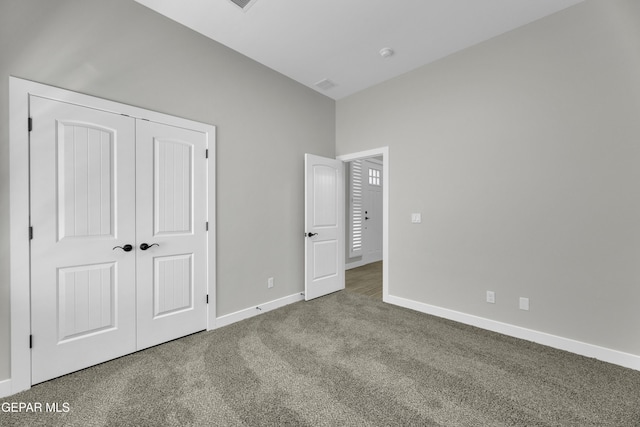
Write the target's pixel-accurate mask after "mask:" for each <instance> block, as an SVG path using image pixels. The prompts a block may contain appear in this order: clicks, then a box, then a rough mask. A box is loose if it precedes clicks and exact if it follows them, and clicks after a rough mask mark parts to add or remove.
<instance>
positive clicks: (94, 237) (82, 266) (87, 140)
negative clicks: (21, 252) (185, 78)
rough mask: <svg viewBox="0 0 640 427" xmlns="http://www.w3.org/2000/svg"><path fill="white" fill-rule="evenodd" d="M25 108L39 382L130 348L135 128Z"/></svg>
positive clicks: (34, 102)
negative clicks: (28, 120)
mask: <svg viewBox="0 0 640 427" xmlns="http://www.w3.org/2000/svg"><path fill="white" fill-rule="evenodd" d="M30 101H31V104H30V109H31V117H32V118H33V131H32V132H31V136H30V138H31V139H30V149H31V159H30V167H31V225H32V227H33V240H32V241H31V313H32V321H31V325H32V334H33V341H34V343H33V344H34V345H33V350H32V383H33V384H36V383H39V382H42V381H45V380H47V379H50V378H54V377H57V376H60V375H63V374H66V373H69V372H72V371H75V370H78V369H82V368H85V367H87V366H91V365H95V364H97V363H101V362H103V361H106V360H109V359H113V358H116V357H119V356H122V355H124V354H127V353H130V352H133V351H135V349H136V327H135V298H136V295H135V254H136V252H135V251H133V250H131V251H124V250H122V249H119V248H116V249H113V248H114V247H115V246H121V247H124V245H126V244H131V245H134V244H135V242H134V241H133V238H134V236H135V186H134V182H135V175H134V171H135V165H134V162H135V121H134V120H133V119H131V118H129V117H125V116H121V115H118V114H112V113H107V112H103V111H97V110H93V109H89V108H84V107H79V106H75V105H71V104H66V103H63V102H57V101H53V100H49V99H43V98H38V97H33V96H32V97H31V98H30ZM25 232H26V230H25ZM25 339H26V337H25Z"/></svg>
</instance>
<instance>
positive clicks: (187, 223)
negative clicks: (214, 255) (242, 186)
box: [136, 121, 208, 349]
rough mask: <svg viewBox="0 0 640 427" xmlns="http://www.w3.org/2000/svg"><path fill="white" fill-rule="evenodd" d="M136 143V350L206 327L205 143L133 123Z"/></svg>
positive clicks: (198, 136)
mask: <svg viewBox="0 0 640 427" xmlns="http://www.w3.org/2000/svg"><path fill="white" fill-rule="evenodd" d="M136 140H137V142H136V144H137V156H136V157H137V171H136V175H137V179H136V188H137V226H136V236H137V237H136V241H137V257H138V274H137V295H138V316H137V319H138V349H142V348H146V347H150V346H152V345H156V344H159V343H162V342H166V341H169V340H172V339H174V338H178V337H181V336H184V335H188V334H191V333H193V332H197V331H201V330H204V329H206V326H207V311H206V298H207V295H206V293H207V261H206V260H207V237H206V233H207V231H206V230H207V228H208V226H207V216H206V212H207V205H206V203H207V167H206V162H207V159H206V157H205V150H206V148H207V147H206V143H207V139H206V135H205V134H204V133H202V132H197V131H193V130H188V129H183V128H178V127H174V126H169V125H165V124H160V123H154V122H149V121H139V122H138V126H137V138H136ZM145 245H149V247H148V248H147V247H146V246H145Z"/></svg>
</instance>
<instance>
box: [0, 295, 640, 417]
mask: <svg viewBox="0 0 640 427" xmlns="http://www.w3.org/2000/svg"><path fill="white" fill-rule="evenodd" d="M1 402H2V403H3V404H4V403H9V402H26V403H32V404H33V403H36V402H40V403H42V404H43V405H44V404H45V403H49V404H51V403H53V402H57V403H59V404H60V408H63V403H66V404H68V408H69V411H68V412H66V413H64V412H61V413H22V414H16V413H6V412H0V425H2V426H23V425H24V426H37V425H46V426H57V425H60V426H62V425H64V426H94V425H95V426H103V425H104V426H129V425H130V426H163V425H176V426H178V425H179V426H185V425H197V426H209V425H211V426H234V425H247V426H280V425H291V426H305V425H307V426H395V425H403V426H437V425H439V426H474V427H475V426H639V425H640V372H638V371H633V370H630V369H625V368H622V367H618V366H614V365H610V364H607V363H604V362H600V361H597V360H594V359H588V358H584V357H580V356H577V355H573V354H570V353H566V352H563V351H559V350H554V349H550V348H547V347H544V346H540V345H537V344H533V343H529V342H526V341H522V340H518V339H514V338H509V337H505V336H502V335H499V334H495V333H492V332H487V331H483V330H480V329H476V328H473V327H469V326H465V325H461V324H458V323H455V322H451V321H447V320H443V319H439V318H436V317H432V316H428V315H425V314H421V313H417V312H414V311H411V310H407V309H403V308H399V307H395V306H391V305H388V304H384V303H382V302H381V301H378V300H377V299H374V298H371V297H367V296H362V295H358V294H354V293H349V292H338V293H335V294H332V295H329V296H326V297H323V298H319V299H316V300H313V301H310V302H300V303H296V304H292V305H289V306H287V307H284V308H282V309H279V310H275V311H272V312H269V313H265V314H263V315H260V316H257V317H254V318H251V319H247V320H245V321H242V322H238V323H236V324H233V325H230V326H227V327H224V328H220V329H218V330H215V331H211V332H203V333H199V334H195V335H191V336H189V337H185V338H182V339H179V340H176V341H172V342H170V343H167V344H163V345H161V346H158V347H154V348H151V349H148V350H145V351H142V352H138V353H135V354H132V355H129V356H125V357H122V358H120V359H117V360H113V361H111V362H107V363H104V364H101V365H98V366H95V367H92V368H89V369H85V370H83V371H80V372H76V373H74V374H70V375H67V376H64V377H61V378H58V379H55V380H52V381H49V382H46V383H43V384H39V385H36V386H34V387H33V388H32V389H31V390H28V391H26V392H23V393H20V394H17V395H14V396H12V397H10V398H8V399H3V400H2V401H1Z"/></svg>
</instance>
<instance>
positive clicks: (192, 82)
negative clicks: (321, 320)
mask: <svg viewBox="0 0 640 427" xmlns="http://www.w3.org/2000/svg"><path fill="white" fill-rule="evenodd" d="M9 75H13V76H16V77H21V78H26V79H29V80H35V81H38V82H41V83H46V84H50V85H53V86H59V87H63V88H65V89H70V90H75V91H78V92H83V93H87V94H90V95H94V96H98V97H102V98H107V99H112V100H115V101H118V102H122V103H127V104H131V105H136V106H140V107H144V108H148V109H151V110H156V111H160V112H163V113H168V114H172V115H176V116H180V117H186V118H189V119H192V120H197V121H201V122H205V123H211V124H214V125H216V126H218V147H217V155H218V159H217V165H216V167H217V179H218V186H217V203H218V209H217V215H218V218H217V227H218V239H217V249H218V258H217V262H218V271H217V280H218V293H217V301H216V304H217V310H218V316H220V315H224V314H228V313H231V312H234V311H237V310H241V309H244V308H248V307H252V306H255V305H258V304H261V303H264V302H267V301H271V300H274V299H277V298H281V297H284V296H288V295H291V294H294V293H297V292H301V291H303V288H304V286H303V262H304V261H303V254H304V247H303V239H302V233H303V211H304V201H303V186H302V180H303V153H305V152H310V153H314V154H318V155H323V156H333V155H334V154H335V153H334V151H335V150H334V138H335V102H334V101H333V100H331V99H329V98H326V97H324V96H323V95H320V94H318V93H316V92H314V91H312V90H311V89H308V88H306V87H304V86H302V85H299V84H297V83H295V82H293V81H292V80H290V79H288V78H286V77H284V76H282V75H280V74H278V73H276V72H274V71H272V70H270V69H268V68H266V67H264V66H262V65H260V64H257V63H256V62H254V61H252V60H249V59H247V58H246V57H243V56H241V55H239V54H237V53H235V52H233V51H231V50H230V49H227V48H226V47H224V46H222V45H220V44H217V43H215V42H212V41H210V40H208V39H206V38H204V37H202V36H200V35H198V34H197V33H194V32H192V31H190V30H188V29H186V28H184V27H182V26H181V25H179V24H176V23H174V22H172V21H170V20H168V19H166V18H164V17H162V16H160V15H158V14H156V13H155V12H152V11H150V10H148V9H146V8H144V7H143V6H140V5H139V4H137V3H135V2H134V1H132V0H109V1H104V0H47V1H44V0H1V1H0V82H1V83H0V100H1V102H0V255H1V257H0V381H1V380H2V379H5V378H8V377H9V376H10V364H9V363H10V361H9V352H10V349H9V343H10V341H9V271H8V267H9V255H10V248H9V206H8V203H9V193H8V192H9V129H8V123H9V111H8V106H9V102H8V87H9V86H8V81H9ZM267 277H275V287H274V288H272V289H267Z"/></svg>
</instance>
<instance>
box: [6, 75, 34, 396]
mask: <svg viewBox="0 0 640 427" xmlns="http://www.w3.org/2000/svg"><path fill="white" fill-rule="evenodd" d="M29 83H30V82H27V81H25V80H20V79H15V78H13V77H10V78H9V106H10V108H9V159H10V160H9V165H10V166H9V176H10V179H9V224H10V230H11V231H10V235H9V247H10V248H11V256H10V259H11V263H10V267H9V268H10V271H9V292H10V294H11V298H10V303H11V306H10V307H9V311H10V313H11V394H14V393H18V392H20V391H23V390H27V389H28V388H30V387H31V351H30V350H29V335H30V333H31V312H30V294H29V283H30V272H29V258H30V254H29V232H28V230H29V131H28V129H27V124H26V121H27V117H29V92H30V90H31V89H32V86H31V85H30V84H29Z"/></svg>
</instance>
